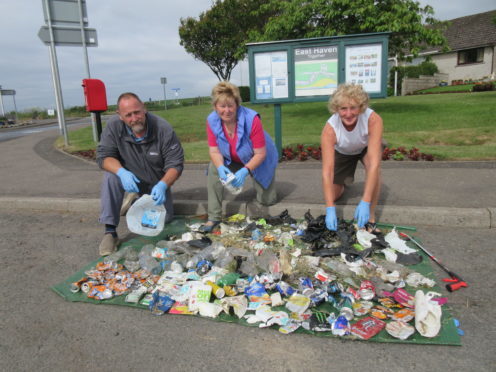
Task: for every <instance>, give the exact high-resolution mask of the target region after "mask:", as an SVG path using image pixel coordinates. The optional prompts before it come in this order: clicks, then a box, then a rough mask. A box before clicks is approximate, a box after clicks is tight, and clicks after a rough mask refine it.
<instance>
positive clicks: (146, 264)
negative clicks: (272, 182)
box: [138, 244, 162, 275]
mask: <svg viewBox="0 0 496 372" xmlns="http://www.w3.org/2000/svg"><path fill="white" fill-rule="evenodd" d="M154 248H155V247H154V246H153V245H152V244H146V245H145V246H143V248H141V252H140V253H139V255H138V257H139V264H140V266H141V268H142V269H145V270H146V271H148V272H150V273H151V274H153V275H158V274H160V272H161V271H162V267H161V266H160V264H159V263H158V261H157V260H155V258H153V257H152V251H153V249H154Z"/></svg>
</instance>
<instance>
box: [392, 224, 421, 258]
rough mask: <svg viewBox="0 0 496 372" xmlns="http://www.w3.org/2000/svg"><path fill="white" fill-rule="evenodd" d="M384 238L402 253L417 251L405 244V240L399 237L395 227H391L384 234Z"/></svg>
mask: <svg viewBox="0 0 496 372" xmlns="http://www.w3.org/2000/svg"><path fill="white" fill-rule="evenodd" d="M384 240H385V241H386V242H387V243H388V244H389V246H390V247H391V248H393V249H395V250H397V251H398V252H401V253H404V254H409V253H415V252H417V251H416V250H415V249H413V248H410V247H409V246H407V245H406V242H405V241H404V240H403V239H401V238H400V237H399V235H398V233H397V232H396V229H393V230H392V231H391V232H389V233H388V234H386V236H385V237H384Z"/></svg>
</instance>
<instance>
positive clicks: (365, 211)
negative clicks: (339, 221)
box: [354, 200, 370, 229]
mask: <svg viewBox="0 0 496 372" xmlns="http://www.w3.org/2000/svg"><path fill="white" fill-rule="evenodd" d="M354 218H355V220H356V221H357V223H358V227H359V228H360V229H361V228H362V227H364V226H365V224H366V223H367V222H369V218H370V203H369V202H366V201H363V200H361V201H360V203H358V206H357V207H356V209H355V217H354Z"/></svg>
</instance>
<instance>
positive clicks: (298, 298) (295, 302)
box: [286, 293, 310, 314]
mask: <svg viewBox="0 0 496 372" xmlns="http://www.w3.org/2000/svg"><path fill="white" fill-rule="evenodd" d="M309 306H310V298H308V297H306V296H303V295H302V294H299V293H295V294H293V295H292V296H291V297H289V299H288V302H286V308H287V309H288V310H289V311H291V312H293V313H298V314H302V313H304V312H305V311H306V310H307V309H308V307H309Z"/></svg>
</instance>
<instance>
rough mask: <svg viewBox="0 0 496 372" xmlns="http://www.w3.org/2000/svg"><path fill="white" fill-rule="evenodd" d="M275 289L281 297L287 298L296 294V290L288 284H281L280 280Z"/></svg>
mask: <svg viewBox="0 0 496 372" xmlns="http://www.w3.org/2000/svg"><path fill="white" fill-rule="evenodd" d="M276 289H277V290H278V291H279V293H280V294H281V296H286V297H289V296H291V295H293V294H294V293H296V289H294V288H293V287H291V286H290V285H289V284H288V283H286V282H283V281H282V280H281V281H280V282H279V283H277V284H276Z"/></svg>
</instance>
